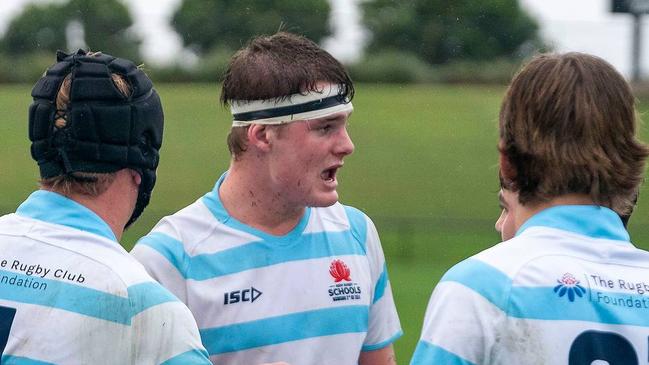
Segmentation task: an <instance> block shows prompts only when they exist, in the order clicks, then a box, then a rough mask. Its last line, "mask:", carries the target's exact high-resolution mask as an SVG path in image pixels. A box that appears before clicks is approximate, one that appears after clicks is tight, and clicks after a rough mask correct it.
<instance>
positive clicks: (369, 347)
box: [361, 330, 403, 351]
mask: <svg viewBox="0 0 649 365" xmlns="http://www.w3.org/2000/svg"><path fill="white" fill-rule="evenodd" d="M402 335H403V331H401V330H399V332H397V333H396V334H395V335H394V336H392V337H390V338H388V339H387V340H385V341H383V342H379V343H376V344H374V345H365V346H363V347H362V348H361V351H375V350H380V349H382V348H384V347H386V346H388V345H391V344H392V343H393V342H394V341H396V340H398V339H399V337H401V336H402Z"/></svg>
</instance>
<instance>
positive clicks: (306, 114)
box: [230, 84, 354, 127]
mask: <svg viewBox="0 0 649 365" xmlns="http://www.w3.org/2000/svg"><path fill="white" fill-rule="evenodd" d="M352 110H354V107H353V106H352V103H351V101H349V100H347V99H345V98H344V97H343V96H341V90H340V86H338V85H331V84H329V85H326V86H324V87H323V88H322V90H318V91H309V92H307V93H306V94H302V93H298V94H293V95H289V96H287V97H286V98H284V99H282V100H279V101H278V100H277V99H265V100H233V101H231V102H230V112H231V113H232V116H233V118H234V120H233V121H232V126H233V127H245V126H248V125H251V124H285V123H290V122H294V121H297V120H305V119H317V118H322V117H326V116H328V115H331V114H334V113H338V112H351V111H352Z"/></svg>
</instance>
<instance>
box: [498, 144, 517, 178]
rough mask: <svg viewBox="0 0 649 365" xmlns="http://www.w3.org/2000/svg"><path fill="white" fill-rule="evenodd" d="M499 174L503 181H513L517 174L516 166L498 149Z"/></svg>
mask: <svg viewBox="0 0 649 365" xmlns="http://www.w3.org/2000/svg"><path fill="white" fill-rule="evenodd" d="M500 175H501V176H502V178H503V179H504V180H505V181H514V180H515V179H516V175H517V172H516V168H515V167H514V165H512V163H511V162H510V161H509V157H507V156H506V155H505V154H504V153H503V152H502V151H500Z"/></svg>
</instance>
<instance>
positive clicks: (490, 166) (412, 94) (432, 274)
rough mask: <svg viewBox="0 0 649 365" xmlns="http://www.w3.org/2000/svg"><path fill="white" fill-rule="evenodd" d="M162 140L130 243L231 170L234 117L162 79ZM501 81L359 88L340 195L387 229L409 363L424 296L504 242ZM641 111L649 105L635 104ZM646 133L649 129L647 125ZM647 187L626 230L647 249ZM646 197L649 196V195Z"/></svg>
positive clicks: (23, 174)
mask: <svg viewBox="0 0 649 365" xmlns="http://www.w3.org/2000/svg"><path fill="white" fill-rule="evenodd" d="M158 90H159V92H160V95H161V97H162V100H163V103H164V109H165V117H166V122H165V142H164V146H163V150H162V160H161V161H162V162H161V164H160V168H159V171H158V184H157V185H156V190H155V193H154V196H153V199H152V202H151V205H150V207H149V208H148V209H147V210H146V211H145V213H144V214H143V216H142V218H141V220H140V221H139V222H138V223H137V224H136V225H135V227H133V228H132V229H131V230H129V231H128V232H127V233H126V234H125V237H124V239H123V244H124V246H125V247H126V248H127V249H129V248H130V247H132V245H133V244H134V242H135V241H136V240H137V238H138V237H140V236H142V235H143V234H145V233H146V232H148V231H149V230H150V229H151V228H152V227H153V225H154V224H155V223H156V222H157V221H158V220H159V219H160V218H161V217H162V216H164V215H166V214H170V213H172V212H174V211H176V210H178V209H180V208H182V207H184V206H186V205H187V204H189V203H191V202H193V201H194V200H195V199H197V198H198V197H200V196H201V195H203V194H204V193H205V192H207V191H208V190H210V189H211V188H212V186H213V184H214V181H215V180H216V179H217V178H218V176H219V175H220V174H221V173H222V172H223V171H224V170H225V169H226V168H227V166H228V164H229V156H228V152H227V148H226V145H225V139H226V135H227V132H228V130H229V125H230V117H229V115H228V113H227V111H225V110H223V109H222V108H221V107H220V106H219V104H218V92H219V90H218V87H217V86H216V85H159V86H158ZM29 92H30V86H28V85H15V86H8V85H2V86H1V87H0V108H2V111H3V114H2V116H1V117H0V140H1V142H2V143H0V153H1V155H2V158H1V159H0V191H2V192H3V194H2V199H1V200H0V212H4V213H6V212H10V211H13V210H14V209H15V207H16V206H17V205H18V204H20V202H22V201H23V200H24V199H25V197H26V196H27V195H28V194H29V193H30V192H31V191H33V190H34V189H35V188H36V186H37V184H36V181H37V176H38V169H37V167H36V165H35V163H33V161H32V160H31V158H30V156H29V142H28V141H27V108H28V106H29V103H30V101H31V98H30V97H29ZM503 92H504V88H503V87H485V86H479V87H478V86H391V85H384V86H376V85H358V86H357V96H356V98H355V99H354V106H355V111H354V115H353V116H352V118H351V125H350V133H351V135H352V138H353V140H354V143H355V145H356V152H355V153H354V154H353V155H352V156H350V157H348V158H347V160H346V163H345V168H344V169H343V170H342V171H341V176H340V180H341V188H340V195H341V200H342V201H343V202H344V203H346V204H348V205H353V206H356V207H358V208H360V209H362V210H364V211H365V212H366V213H367V214H368V215H370V216H371V217H372V218H373V219H374V220H375V223H376V225H377V227H378V229H379V232H380V234H381V238H382V241H383V246H384V250H385V252H386V257H387V259H388V267H389V270H390V279H391V283H392V290H393V292H394V295H395V299H396V302H397V306H398V308H399V314H400V317H401V323H402V326H403V329H404V332H405V334H404V336H403V337H402V338H401V339H400V340H399V341H398V342H397V343H396V351H397V356H398V358H399V363H407V362H408V360H409V358H410V355H411V354H412V351H413V349H414V347H415V344H416V342H417V340H418V337H419V331H420V329H421V323H422V318H423V314H424V310H425V307H426V304H427V302H428V298H429V296H430V293H431V292H432V289H433V287H434V285H435V284H436V283H437V281H438V280H439V278H440V276H441V275H442V274H443V272H444V271H445V270H447V269H448V268H449V267H450V266H451V265H453V264H454V263H456V262H458V261H460V260H462V259H463V258H466V257H467V256H469V255H471V254H473V253H475V252H478V251H480V250H482V249H485V248H487V247H489V246H491V245H493V244H494V243H496V242H498V235H497V234H496V233H495V231H494V229H493V223H494V220H495V219H496V217H497V215H498V214H499V210H498V206H497V200H496V193H497V190H498V181H497V167H496V164H497V157H498V153H497V150H496V147H495V146H496V140H497V132H496V125H497V116H498V107H499V103H500V100H501V97H502V94H503ZM640 109H641V111H646V110H649V103H641V104H640ZM642 134H643V135H644V136H645V138H644V139H645V140H648V139H647V138H646V136H647V135H648V134H647V128H646V127H645V126H642ZM645 197H649V192H646V188H645V189H643V192H642V193H641V195H640V203H639V207H638V209H637V212H636V213H635V215H634V217H633V218H632V220H631V234H632V236H633V237H634V240H635V241H636V243H638V245H639V246H641V247H645V248H647V247H649V204H646V203H644V200H645ZM647 199H649V198H647Z"/></svg>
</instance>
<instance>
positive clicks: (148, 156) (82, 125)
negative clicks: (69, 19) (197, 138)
mask: <svg viewBox="0 0 649 365" xmlns="http://www.w3.org/2000/svg"><path fill="white" fill-rule="evenodd" d="M57 56H58V61H59V62H58V63H56V64H55V65H54V66H52V67H50V69H48V71H47V73H46V74H45V76H44V77H42V78H41V79H40V80H39V81H38V82H37V83H36V85H35V86H34V88H33V90H32V96H33V98H34V102H33V103H32V105H31V106H30V109H29V139H30V140H31V141H32V148H31V152H32V157H33V158H34V159H35V160H36V161H37V162H38V165H39V167H40V170H41V177H43V178H49V177H54V176H59V175H64V174H68V173H71V172H76V171H79V172H100V173H101V172H113V171H117V170H119V169H122V168H133V169H152V170H155V168H156V167H157V165H158V160H159V154H158V151H159V149H160V147H161V144H162V131H163V119H164V118H163V113H162V106H161V104H160V98H159V97H158V94H157V93H156V92H155V90H154V89H153V84H152V83H151V80H150V79H149V78H148V77H147V76H146V74H144V72H142V71H141V70H140V69H138V68H137V67H136V66H135V65H134V64H133V63H132V62H130V61H127V60H124V59H119V58H115V57H112V56H109V55H105V54H101V55H99V56H94V55H93V56H86V54H85V52H83V51H79V52H77V53H76V54H73V55H65V54H62V53H59V54H58V55H57ZM112 73H116V74H119V75H121V76H123V77H124V78H125V79H126V80H127V82H128V83H129V84H130V86H131V88H132V91H133V92H132V94H131V95H130V96H124V95H123V94H122V93H120V92H119V90H118V89H117V87H116V86H115V83H114V82H113V80H112V79H111V74H112ZM68 74H70V75H71V87H70V102H69V104H68V106H67V109H66V110H65V112H64V116H63V118H64V119H66V121H67V122H66V126H65V127H63V128H57V127H56V126H55V124H54V123H55V120H56V119H57V115H56V113H57V110H56V95H57V93H58V91H59V88H60V86H61V83H62V82H63V79H64V78H65V77H66V76H67V75H68ZM59 113H61V111H59Z"/></svg>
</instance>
